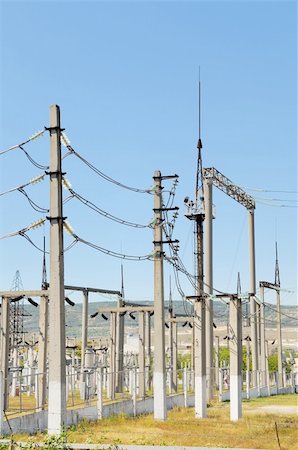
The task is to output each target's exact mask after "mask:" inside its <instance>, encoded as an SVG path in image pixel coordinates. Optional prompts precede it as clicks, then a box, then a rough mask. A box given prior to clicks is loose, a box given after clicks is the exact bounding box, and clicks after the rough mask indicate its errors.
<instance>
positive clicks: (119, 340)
mask: <svg viewBox="0 0 298 450" xmlns="http://www.w3.org/2000/svg"><path fill="white" fill-rule="evenodd" d="M122 306H124V301H123V298H122V297H118V299H117V307H118V308H121V307H122ZM124 319H125V316H124V314H123V313H117V332H116V373H117V377H116V392H122V390H123V350H124Z"/></svg>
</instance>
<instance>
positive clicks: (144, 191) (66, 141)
mask: <svg viewBox="0 0 298 450" xmlns="http://www.w3.org/2000/svg"><path fill="white" fill-rule="evenodd" d="M61 142H62V144H63V145H64V146H65V147H66V148H67V150H68V151H69V154H73V155H75V156H76V157H77V158H78V159H80V160H81V161H82V162H83V163H84V164H85V165H86V166H88V167H89V168H90V169H91V170H93V172H95V173H96V174H97V175H99V176H100V177H101V178H103V179H104V180H106V181H109V182H110V183H113V184H115V185H117V186H119V187H122V188H124V189H127V190H129V191H133V192H138V193H142V194H152V193H153V192H152V191H153V188H150V189H138V188H135V187H132V186H128V185H126V184H124V183H121V182H120V181H117V180H115V179H114V178H112V177H110V176H109V175H106V174H105V173H103V172H102V171H101V170H99V169H98V168H97V167H96V166H94V165H93V164H92V163H90V162H89V161H87V159H85V158H84V157H83V156H82V155H80V154H79V153H78V152H77V151H76V150H74V148H73V147H72V146H71V145H70V141H69V139H68V137H67V136H66V134H65V133H64V132H62V133H61ZM66 156H68V154H67V155H64V158H65V157H66Z"/></svg>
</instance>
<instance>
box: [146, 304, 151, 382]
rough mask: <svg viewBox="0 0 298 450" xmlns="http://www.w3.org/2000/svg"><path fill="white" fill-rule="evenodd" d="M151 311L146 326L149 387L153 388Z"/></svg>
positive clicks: (147, 313)
mask: <svg viewBox="0 0 298 450" xmlns="http://www.w3.org/2000/svg"><path fill="white" fill-rule="evenodd" d="M150 314H151V313H150V312H148V311H147V312H146V318H147V326H146V327H145V338H146V349H147V367H148V382H147V386H148V389H151V385H152V380H151V370H150V369H151V316H150Z"/></svg>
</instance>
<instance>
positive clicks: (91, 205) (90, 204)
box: [63, 178, 153, 228]
mask: <svg viewBox="0 0 298 450" xmlns="http://www.w3.org/2000/svg"><path fill="white" fill-rule="evenodd" d="M63 182H64V183H63V184H64V187H65V188H66V189H68V191H69V192H70V194H71V196H70V197H67V199H66V201H69V200H70V199H71V198H72V197H75V198H76V199H77V200H79V201H80V202H81V203H83V204H84V205H85V206H87V207H88V208H90V209H92V210H93V211H95V212H97V213H98V214H100V215H101V216H103V217H106V218H107V219H110V220H113V221H114V222H117V223H120V224H121V225H126V226H129V227H133V228H152V227H153V225H152V223H149V224H148V225H143V224H139V223H134V222H129V221H127V220H124V219H120V218H119V217H116V216H114V215H113V214H110V213H108V212H107V211H104V210H103V209H101V208H99V207H98V206H97V205H95V204H94V203H93V202H91V201H90V200H88V199H86V198H85V197H83V196H82V195H81V194H79V193H78V192H76V191H75V190H74V189H72V187H71V186H70V184H69V181H68V180H66V179H65V178H64V179H63ZM66 201H65V202H66Z"/></svg>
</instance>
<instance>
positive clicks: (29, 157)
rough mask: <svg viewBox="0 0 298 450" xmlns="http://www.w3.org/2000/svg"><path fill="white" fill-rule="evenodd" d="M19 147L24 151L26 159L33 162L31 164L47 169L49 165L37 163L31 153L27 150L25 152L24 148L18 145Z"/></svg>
mask: <svg viewBox="0 0 298 450" xmlns="http://www.w3.org/2000/svg"><path fill="white" fill-rule="evenodd" d="M19 148H20V149H21V150H22V151H23V152H24V154H25V155H26V157H27V159H28V160H29V161H30V162H31V164H33V166H35V167H37V168H38V169H44V170H47V169H48V168H49V166H44V165H42V164H39V163H38V162H36V161H35V160H34V159H33V158H32V156H31V155H29V153H28V152H26V150H25V149H24V148H23V147H22V146H21V145H20V146H19Z"/></svg>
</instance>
